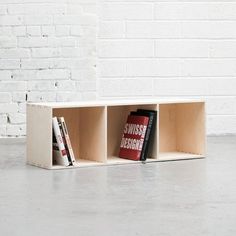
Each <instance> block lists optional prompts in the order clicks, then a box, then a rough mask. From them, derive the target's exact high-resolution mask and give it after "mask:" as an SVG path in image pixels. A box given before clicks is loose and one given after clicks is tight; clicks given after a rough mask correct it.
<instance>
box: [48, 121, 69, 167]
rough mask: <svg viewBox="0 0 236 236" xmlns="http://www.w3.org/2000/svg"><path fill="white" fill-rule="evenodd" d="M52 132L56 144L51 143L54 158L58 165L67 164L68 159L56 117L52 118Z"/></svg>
mask: <svg viewBox="0 0 236 236" xmlns="http://www.w3.org/2000/svg"><path fill="white" fill-rule="evenodd" d="M52 126H53V132H54V135H55V138H56V142H57V145H56V144H55V143H54V145H53V153H54V158H55V160H56V162H57V164H59V165H63V166H69V165H70V163H69V160H68V156H67V153H66V149H65V145H64V142H63V139H62V135H61V131H60V128H59V124H58V120H57V117H53V118H52Z"/></svg>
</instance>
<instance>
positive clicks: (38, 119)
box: [26, 105, 52, 169]
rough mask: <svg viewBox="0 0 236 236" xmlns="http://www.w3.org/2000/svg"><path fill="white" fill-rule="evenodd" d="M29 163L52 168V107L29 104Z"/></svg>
mask: <svg viewBox="0 0 236 236" xmlns="http://www.w3.org/2000/svg"><path fill="white" fill-rule="evenodd" d="M26 132H27V148H26V153H27V163H28V164H31V165H36V166H40V167H43V168H47V169H50V168H52V109H51V108H49V107H43V106H32V105H27V131H26Z"/></svg>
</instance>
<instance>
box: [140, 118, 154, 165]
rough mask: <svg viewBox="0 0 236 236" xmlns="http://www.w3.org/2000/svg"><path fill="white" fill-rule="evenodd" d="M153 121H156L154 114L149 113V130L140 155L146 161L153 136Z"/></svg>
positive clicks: (141, 159)
mask: <svg viewBox="0 0 236 236" xmlns="http://www.w3.org/2000/svg"><path fill="white" fill-rule="evenodd" d="M153 122H154V114H150V115H149V122H148V127H147V131H146V134H145V139H144V143H143V148H142V152H141V156H140V161H146V159H147V155H148V146H149V143H150V142H149V141H150V136H151V131H152V129H153Z"/></svg>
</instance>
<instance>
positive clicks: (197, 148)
mask: <svg viewBox="0 0 236 236" xmlns="http://www.w3.org/2000/svg"><path fill="white" fill-rule="evenodd" d="M176 117H177V118H176V119H177V124H178V125H177V137H178V138H177V150H179V151H182V152H186V153H194V154H199V155H205V146H206V141H205V139H206V134H205V103H203V102H201V103H186V104H178V105H177V108H176Z"/></svg>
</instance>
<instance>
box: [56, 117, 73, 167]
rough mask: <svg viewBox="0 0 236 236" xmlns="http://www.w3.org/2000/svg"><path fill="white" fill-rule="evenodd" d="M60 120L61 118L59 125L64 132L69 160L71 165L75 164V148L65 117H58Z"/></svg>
mask: <svg viewBox="0 0 236 236" xmlns="http://www.w3.org/2000/svg"><path fill="white" fill-rule="evenodd" d="M58 120H59V127H60V129H61V131H62V134H63V137H62V138H63V141H64V145H65V148H66V151H67V155H68V159H69V162H70V164H71V165H75V163H76V161H75V156H74V152H73V148H72V145H71V141H70V136H69V133H68V129H67V126H66V122H65V119H64V117H58Z"/></svg>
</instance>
